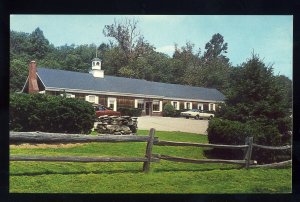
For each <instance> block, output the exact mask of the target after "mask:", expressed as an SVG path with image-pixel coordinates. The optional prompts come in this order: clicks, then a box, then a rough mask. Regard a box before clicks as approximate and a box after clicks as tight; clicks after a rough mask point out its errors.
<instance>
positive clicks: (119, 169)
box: [10, 131, 292, 193]
mask: <svg viewBox="0 0 300 202" xmlns="http://www.w3.org/2000/svg"><path fill="white" fill-rule="evenodd" d="M138 134H139V135H147V134H148V131H139V132H138ZM156 136H158V137H159V139H160V140H172V141H186V142H202V143H207V137H206V136H203V135H198V134H191V133H182V132H160V131H158V132H156ZM145 148H146V143H88V144H81V145H77V146H75V147H70V148H11V149H10V153H11V155H52V156H54V155H55V156H59V155H62V156H66V155H73V156H127V157H144V154H145ZM203 150H204V149H203V148H196V147H167V146H165V147H160V146H154V147H153V153H159V154H166V155H170V156H178V157H188V158H195V159H197V158H198V159H203V158H206V157H205V156H204V155H203ZM142 166H143V163H61V162H60V163H52V162H11V163H10V192H12V193H23V192H25V193H290V192H291V185H292V182H291V178H292V176H291V168H284V169H261V168H260V169H249V170H246V169H243V168H240V167H239V166H236V165H229V164H190V163H175V162H170V161H164V160H161V161H160V162H159V163H152V164H151V171H150V173H148V174H145V173H143V172H142Z"/></svg>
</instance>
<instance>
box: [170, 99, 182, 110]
mask: <svg viewBox="0 0 300 202" xmlns="http://www.w3.org/2000/svg"><path fill="white" fill-rule="evenodd" d="M174 102H177V106H176V110H179V105H180V102H179V101H171V104H172V105H173V107H174ZM174 108H175V107H174Z"/></svg>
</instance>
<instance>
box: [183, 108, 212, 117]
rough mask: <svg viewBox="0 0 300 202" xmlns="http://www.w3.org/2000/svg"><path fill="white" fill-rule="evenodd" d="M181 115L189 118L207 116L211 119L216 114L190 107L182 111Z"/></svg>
mask: <svg viewBox="0 0 300 202" xmlns="http://www.w3.org/2000/svg"><path fill="white" fill-rule="evenodd" d="M180 115H181V116H183V117H185V118H187V119H188V118H194V119H200V118H202V119H204V118H207V119H211V118H213V117H214V116H215V115H214V114H212V113H208V112H204V111H200V110H199V109H190V110H188V111H186V112H181V113H180Z"/></svg>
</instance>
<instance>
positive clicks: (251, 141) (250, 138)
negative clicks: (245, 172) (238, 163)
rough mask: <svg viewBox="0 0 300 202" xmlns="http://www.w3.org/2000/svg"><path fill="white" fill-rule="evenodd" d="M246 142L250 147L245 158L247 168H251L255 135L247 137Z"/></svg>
mask: <svg viewBox="0 0 300 202" xmlns="http://www.w3.org/2000/svg"><path fill="white" fill-rule="evenodd" d="M246 144H247V145H248V149H247V152H246V155H245V160H246V165H245V166H246V168H247V169H248V168H249V165H250V160H251V155H252V147H253V137H247V138H246Z"/></svg>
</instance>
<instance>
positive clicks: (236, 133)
mask: <svg viewBox="0 0 300 202" xmlns="http://www.w3.org/2000/svg"><path fill="white" fill-rule="evenodd" d="M207 132H208V141H209V143H211V144H228V145H239V144H245V139H246V137H253V141H254V143H256V144H260V145H267V146H281V145H285V144H289V143H288V142H286V140H284V138H283V136H282V135H281V134H280V133H279V131H278V129H277V128H276V127H275V126H273V125H265V124H263V123H261V122H259V121H255V122H254V121H252V122H247V123H241V122H239V121H230V120H223V119H219V118H214V119H212V120H211V121H210V122H209V126H208V129H207ZM206 153H207V154H208V155H213V156H214V158H226V159H243V157H244V151H242V150H231V149H213V150H211V151H208V152H206ZM252 159H254V160H257V161H258V163H270V162H275V161H280V160H286V159H290V152H289V151H271V150H264V149H258V148H253V153H252Z"/></svg>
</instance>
